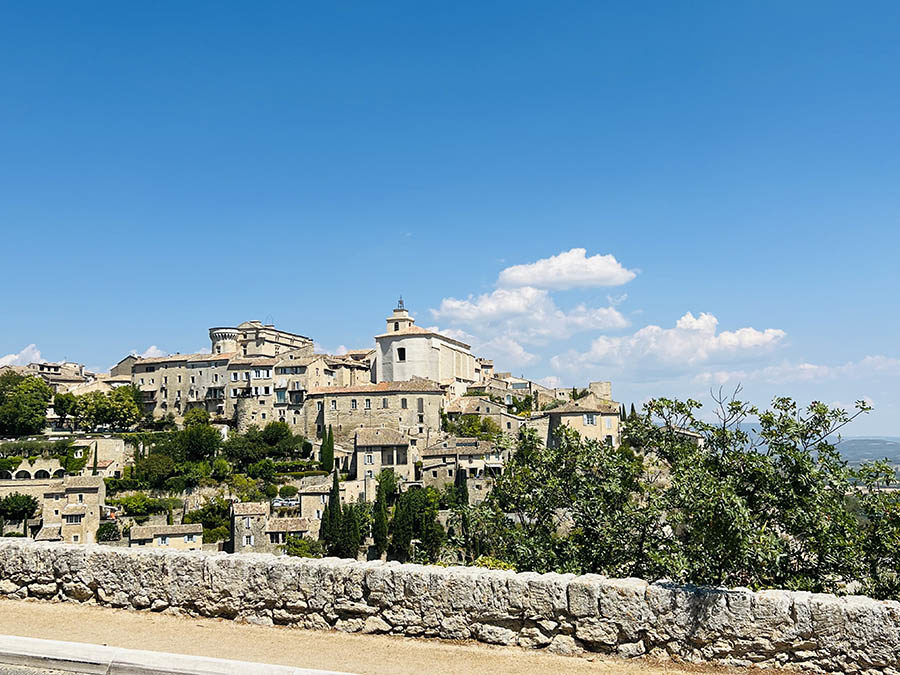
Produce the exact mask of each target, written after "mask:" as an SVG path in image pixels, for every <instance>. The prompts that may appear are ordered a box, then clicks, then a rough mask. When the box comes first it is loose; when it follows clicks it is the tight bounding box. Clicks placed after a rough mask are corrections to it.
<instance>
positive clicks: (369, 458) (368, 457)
mask: <svg viewBox="0 0 900 675" xmlns="http://www.w3.org/2000/svg"><path fill="white" fill-rule="evenodd" d="M365 462H366V464H374V463H375V459H374V457H372V455H371V454H368V455H366V459H365Z"/></svg>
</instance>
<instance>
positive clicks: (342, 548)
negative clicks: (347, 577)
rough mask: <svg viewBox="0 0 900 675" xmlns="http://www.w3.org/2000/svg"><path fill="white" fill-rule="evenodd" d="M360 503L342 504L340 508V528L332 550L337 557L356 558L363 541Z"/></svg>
mask: <svg viewBox="0 0 900 675" xmlns="http://www.w3.org/2000/svg"><path fill="white" fill-rule="evenodd" d="M360 511H361V505H358V504H344V506H343V507H342V508H341V521H340V529H339V534H338V537H337V542H336V546H335V550H334V555H336V556H338V557H339V558H352V559H354V560H355V559H356V557H357V555H359V547H360V545H361V544H362V541H363V524H362V514H361V512H360Z"/></svg>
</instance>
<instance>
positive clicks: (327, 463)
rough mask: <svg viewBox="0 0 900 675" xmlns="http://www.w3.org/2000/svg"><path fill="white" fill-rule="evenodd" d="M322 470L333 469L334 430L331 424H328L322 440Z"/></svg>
mask: <svg viewBox="0 0 900 675" xmlns="http://www.w3.org/2000/svg"><path fill="white" fill-rule="evenodd" d="M321 456H322V471H329V472H330V471H332V470H333V469H334V431H333V430H332V428H331V425H330V424H329V425H328V431H326V432H325V438H324V439H323V441H322V453H321Z"/></svg>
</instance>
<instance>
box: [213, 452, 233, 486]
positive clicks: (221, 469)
mask: <svg viewBox="0 0 900 675" xmlns="http://www.w3.org/2000/svg"><path fill="white" fill-rule="evenodd" d="M230 475H231V464H229V463H228V460H226V459H224V458H222V457H217V458H216V459H215V461H213V463H212V477H213V478H214V479H215V480H217V481H220V482H221V481H224V480H227V479H228V477H229V476H230Z"/></svg>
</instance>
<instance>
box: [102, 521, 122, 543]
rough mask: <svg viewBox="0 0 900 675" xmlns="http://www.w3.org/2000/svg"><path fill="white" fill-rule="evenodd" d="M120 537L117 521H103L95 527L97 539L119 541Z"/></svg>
mask: <svg viewBox="0 0 900 675" xmlns="http://www.w3.org/2000/svg"><path fill="white" fill-rule="evenodd" d="M121 538H122V535H121V533H120V532H119V526H118V524H117V523H103V524H101V525H100V527H98V528H97V541H119V539H121Z"/></svg>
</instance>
